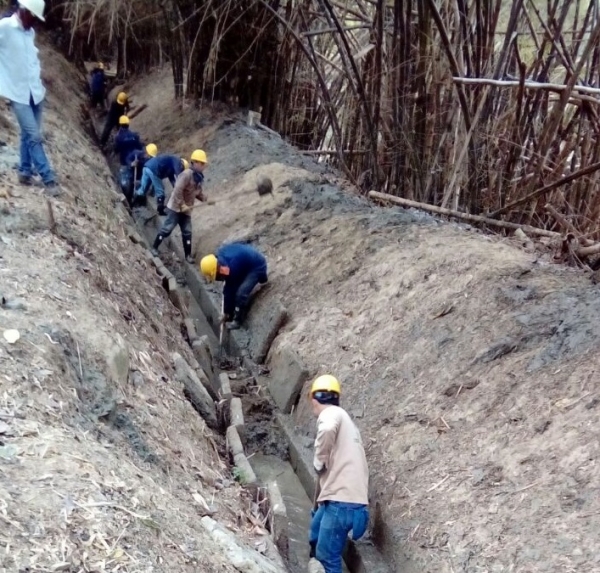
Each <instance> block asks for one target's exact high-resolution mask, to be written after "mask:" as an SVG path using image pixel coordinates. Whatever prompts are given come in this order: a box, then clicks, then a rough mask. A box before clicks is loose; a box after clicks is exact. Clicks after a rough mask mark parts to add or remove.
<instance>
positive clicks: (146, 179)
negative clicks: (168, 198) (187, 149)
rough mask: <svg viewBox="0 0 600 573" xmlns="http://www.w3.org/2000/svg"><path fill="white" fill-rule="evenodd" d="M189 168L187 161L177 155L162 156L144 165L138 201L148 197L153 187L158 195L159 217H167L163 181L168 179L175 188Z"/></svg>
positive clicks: (137, 192)
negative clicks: (181, 175) (182, 174)
mask: <svg viewBox="0 0 600 573" xmlns="http://www.w3.org/2000/svg"><path fill="white" fill-rule="evenodd" d="M187 168H188V165H187V161H186V160H185V159H182V158H181V157H178V156H177V155H166V154H160V155H157V156H156V157H153V158H152V159H150V160H149V161H147V162H146V165H144V169H143V170H142V182H141V184H140V186H139V188H138V189H136V191H135V197H136V199H138V200H139V199H143V198H144V197H146V194H147V193H148V191H149V190H150V187H153V188H154V193H155V195H156V210H157V211H158V214H159V215H166V214H167V213H166V211H165V188H164V187H163V183H162V180H163V179H168V180H169V181H170V183H171V185H172V186H173V187H174V186H175V179H177V176H178V175H179V174H180V173H181V172H182V171H183V170H184V169H187Z"/></svg>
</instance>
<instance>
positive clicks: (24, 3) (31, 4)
mask: <svg viewBox="0 0 600 573" xmlns="http://www.w3.org/2000/svg"><path fill="white" fill-rule="evenodd" d="M19 6H21V7H22V8H25V10H29V12H31V13H32V14H33V15H34V16H35V17H36V18H37V19H38V20H41V21H42V22H45V21H46V19H45V18H44V8H46V3H45V2H44V0H19Z"/></svg>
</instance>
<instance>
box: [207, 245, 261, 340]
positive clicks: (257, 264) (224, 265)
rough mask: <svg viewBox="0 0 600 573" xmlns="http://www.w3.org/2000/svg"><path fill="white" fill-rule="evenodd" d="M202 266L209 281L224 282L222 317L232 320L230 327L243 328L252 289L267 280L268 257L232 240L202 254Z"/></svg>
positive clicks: (225, 319) (227, 320)
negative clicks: (212, 253)
mask: <svg viewBox="0 0 600 573" xmlns="http://www.w3.org/2000/svg"><path fill="white" fill-rule="evenodd" d="M200 270H201V271H202V274H203V275H204V276H205V277H206V278H207V279H208V280H209V281H214V280H217V281H224V282H225V285H224V287H223V316H222V317H221V320H222V321H223V322H230V324H229V325H228V326H227V328H229V329H230V330H235V329H237V328H240V326H241V324H242V322H243V321H244V319H245V318H246V315H247V314H248V307H249V301H250V295H251V294H252V290H253V289H254V287H255V286H256V285H258V284H265V283H266V282H267V281H268V276H267V260H266V259H265V257H264V256H263V255H262V253H260V252H259V251H257V250H256V249H255V248H254V247H252V246H250V245H247V244H245V243H229V244H226V245H223V246H222V247H221V248H220V249H219V250H218V251H217V254H216V255H206V256H205V257H203V258H202V260H201V261H200ZM232 318H233V321H232Z"/></svg>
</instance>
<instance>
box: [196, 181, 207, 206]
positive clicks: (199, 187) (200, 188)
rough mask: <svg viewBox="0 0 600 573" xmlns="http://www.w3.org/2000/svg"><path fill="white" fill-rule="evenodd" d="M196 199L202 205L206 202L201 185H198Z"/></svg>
mask: <svg viewBox="0 0 600 573" xmlns="http://www.w3.org/2000/svg"><path fill="white" fill-rule="evenodd" d="M196 199H198V201H202V202H203V203H204V202H205V201H206V197H205V196H204V191H203V190H202V185H198V190H197V191H196Z"/></svg>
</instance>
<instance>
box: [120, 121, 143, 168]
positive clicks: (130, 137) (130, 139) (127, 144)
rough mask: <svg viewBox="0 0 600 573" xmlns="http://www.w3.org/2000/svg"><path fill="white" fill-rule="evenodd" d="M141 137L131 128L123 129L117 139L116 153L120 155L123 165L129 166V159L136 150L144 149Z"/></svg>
mask: <svg viewBox="0 0 600 573" xmlns="http://www.w3.org/2000/svg"><path fill="white" fill-rule="evenodd" d="M143 148H144V146H143V145H142V142H141V140H140V136H139V135H138V134H137V133H136V132H135V131H131V130H130V129H129V128H123V127H121V128H120V129H119V131H118V132H117V135H116V137H115V152H116V153H118V154H119V162H120V164H121V165H129V163H127V157H128V156H129V154H130V153H131V152H132V151H134V150H135V149H143Z"/></svg>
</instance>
